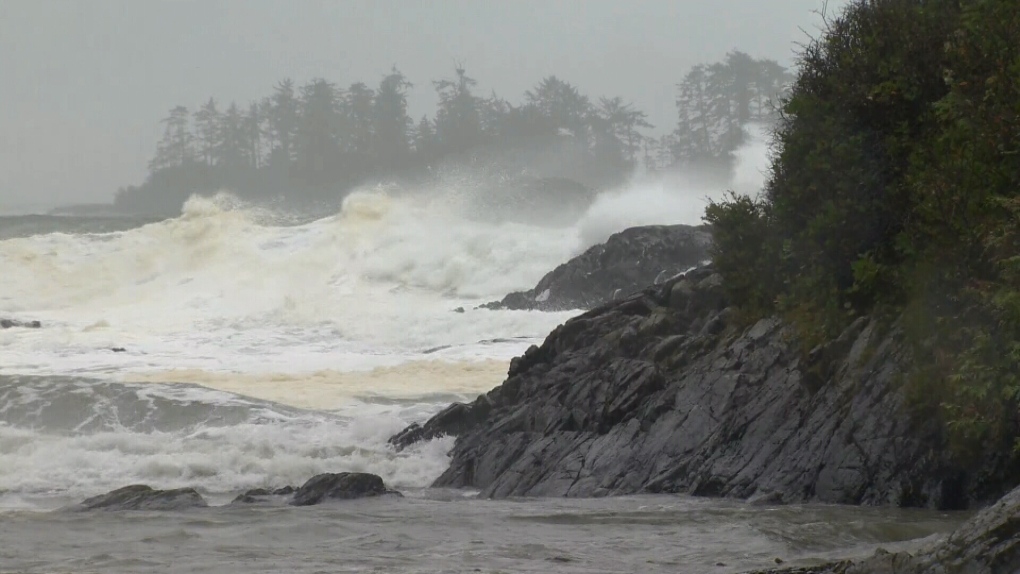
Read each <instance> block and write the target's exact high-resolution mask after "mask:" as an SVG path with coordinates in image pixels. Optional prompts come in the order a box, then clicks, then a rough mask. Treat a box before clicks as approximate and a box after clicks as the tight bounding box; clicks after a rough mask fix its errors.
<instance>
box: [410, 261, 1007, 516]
mask: <svg viewBox="0 0 1020 574" xmlns="http://www.w3.org/2000/svg"><path fill="white" fill-rule="evenodd" d="M735 317H736V313H735V312H734V310H732V309H729V308H727V303H726V297H725V293H724V291H723V289H722V285H721V281H720V280H719V276H718V275H716V273H715V272H714V271H713V270H712V268H711V267H710V266H709V267H705V268H699V269H696V270H694V271H692V272H690V273H687V274H686V275H684V276H681V277H675V278H673V279H670V280H668V281H665V282H664V283H662V284H660V285H657V286H654V287H650V288H648V289H646V290H644V291H642V292H639V293H637V294H634V295H632V296H630V297H625V298H623V299H621V300H617V301H613V302H610V303H607V304H605V305H603V306H601V307H598V308H596V309H593V310H591V311H589V312H587V313H584V314H582V315H580V316H578V317H575V318H573V319H571V320H569V321H567V322H566V323H565V324H563V325H561V326H560V327H558V328H557V329H556V330H554V331H553V332H552V333H551V334H550V335H549V336H548V337H547V338H546V340H545V342H544V343H543V344H542V345H541V346H540V347H533V348H531V349H529V350H528V351H527V352H526V353H525V354H524V355H523V356H521V357H518V358H516V359H514V360H513V361H512V362H511V364H510V369H509V372H508V378H507V379H506V381H505V382H504V383H503V384H502V385H500V386H499V387H497V388H495V389H493V390H492V391H490V392H489V393H487V394H486V395H483V396H481V397H479V398H478V399H477V400H475V401H474V402H472V403H470V404H467V405H458V406H456V407H455V408H454V409H453V410H452V411H451V409H447V410H446V411H444V412H443V413H440V414H439V415H437V416H436V417H433V419H432V420H430V421H428V422H426V423H425V424H424V425H421V426H419V427H412V428H409V429H407V430H405V431H404V432H403V433H401V434H399V435H397V437H394V439H393V440H394V442H395V444H398V445H399V446H406V445H407V444H409V443H410V442H413V441H414V440H421V439H426V438H430V437H432V436H438V435H439V434H451V435H456V436H457V440H456V443H455V446H454V448H453V450H452V452H451V461H450V466H449V468H448V469H447V470H446V471H445V472H444V473H443V474H442V475H441V476H440V477H439V478H438V479H437V480H436V481H435V483H434V486H437V487H471V488H477V489H480V490H481V494H482V496H486V497H496V498H500V497H509V496H605V495H618V494H630V493H637V492H677V493H690V494H694V495H703V496H728V497H737V498H744V499H751V500H768V501H770V502H786V503H789V502H800V501H820V502H830V503H845V504H889V505H901V506H925V507H934V508H943V509H949V508H963V507H973V506H975V505H979V504H982V503H985V502H988V501H989V500H994V497H995V496H998V495H1000V494H1001V493H1002V492H1003V491H1004V490H1005V489H1006V488H1009V487H1010V486H1011V485H1008V484H1001V483H996V482H995V481H989V480H985V481H980V480H970V479H969V478H968V477H972V476H977V475H978V473H979V472H983V471H979V470H978V469H971V468H960V467H959V466H957V465H954V463H952V462H950V461H949V460H947V459H946V457H945V455H944V454H943V453H944V452H945V450H946V449H944V448H943V446H944V443H943V442H942V438H941V437H942V435H941V431H940V428H939V427H938V426H937V424H936V423H935V422H934V421H932V420H918V419H915V418H914V417H912V416H911V414H910V413H911V410H910V408H909V407H908V406H907V405H906V400H905V398H904V396H903V393H902V392H901V386H902V385H901V381H902V379H903V369H902V365H905V364H906V362H907V349H906V345H905V344H904V343H903V342H902V337H901V336H900V334H899V331H898V329H897V328H896V327H895V325H893V326H891V327H888V328H883V327H881V326H880V325H879V323H878V322H876V321H871V320H868V319H861V320H859V321H857V322H855V323H854V324H853V325H852V326H851V327H850V328H849V329H847V330H846V332H845V333H844V334H843V335H842V336H841V337H839V338H837V339H836V340H834V341H832V342H831V343H829V344H827V345H824V346H821V347H819V348H817V349H816V350H815V351H813V352H812V353H810V356H805V354H804V353H802V352H801V351H800V347H799V345H798V344H797V343H796V342H795V341H794V333H793V332H792V331H791V330H790V329H788V328H786V327H785V326H784V324H783V323H782V322H781V321H780V320H778V319H776V318H767V319H763V320H761V321H758V322H757V323H755V324H754V325H752V326H750V327H746V328H745V327H742V326H740V325H739V324H738V323H737V322H736V321H735Z"/></svg>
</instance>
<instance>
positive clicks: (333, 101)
mask: <svg viewBox="0 0 1020 574" xmlns="http://www.w3.org/2000/svg"><path fill="white" fill-rule="evenodd" d="M340 97H341V94H340V93H339V92H338V90H337V88H336V86H335V85H333V84H332V83H330V82H328V81H326V80H324V79H321V78H317V79H314V80H312V81H310V82H309V83H308V84H306V85H304V86H302V87H301V99H300V102H299V105H300V107H299V123H298V129H297V133H296V134H295V137H294V140H295V141H294V144H295V164H296V168H297V173H298V175H299V176H300V177H301V178H302V179H303V180H304V181H305V183H307V184H310V185H322V184H325V183H327V182H328V180H329V174H328V172H329V171H330V169H331V167H332V166H334V165H335V163H336V162H337V161H338V160H339V159H340V155H341V147H340V146H341V142H340V133H341V125H342V124H343V118H342V117H341V113H340V112H341V109H340V102H341V100H340Z"/></svg>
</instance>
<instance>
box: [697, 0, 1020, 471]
mask: <svg viewBox="0 0 1020 574" xmlns="http://www.w3.org/2000/svg"><path fill="white" fill-rule="evenodd" d="M776 144H777V155H776V157H775V161H774V162H773V165H772V168H771V173H770V174H769V177H768V181H767V184H766V188H765V190H764V193H763V194H762V195H761V196H760V197H752V196H739V195H731V196H730V197H729V198H728V199H726V200H724V201H721V202H718V203H715V204H712V205H710V207H709V209H708V210H707V214H706V219H707V221H708V222H709V223H710V224H711V226H712V229H713V235H714V239H715V243H716V247H715V253H714V256H713V257H714V261H715V264H716V265H717V267H718V268H719V270H720V272H721V273H722V274H723V275H724V277H725V282H726V286H727V288H728V290H729V292H730V296H731V298H732V299H733V300H734V301H736V302H738V303H739V305H740V307H741V309H742V313H743V314H744V316H745V317H746V318H747V319H748V320H751V319H753V318H754V317H758V316H763V315H769V314H774V313H778V314H781V315H783V316H785V317H786V318H787V319H788V320H789V321H790V322H791V323H792V324H793V325H795V326H796V327H797V330H798V332H799V336H800V340H801V342H802V345H803V348H804V352H805V354H806V356H807V355H810V353H811V350H812V349H813V348H814V347H815V346H816V345H818V344H820V343H821V342H822V341H825V340H832V339H833V338H835V337H837V336H838V335H839V334H840V332H841V331H842V330H843V329H845V328H846V327H847V326H848V325H850V324H851V323H852V322H853V321H856V320H858V319H859V318H861V317H868V316H870V317H873V318H874V317H878V318H881V319H882V322H883V324H884V325H885V327H886V328H887V329H889V330H891V332H894V333H899V334H900V335H901V336H902V337H903V338H904V339H905V340H906V341H908V343H909V346H910V348H911V349H912V351H911V355H912V356H911V361H910V363H911V364H910V368H909V369H908V370H907V372H906V373H904V385H906V389H907V391H908V393H909V395H910V396H911V397H912V398H913V402H914V406H915V407H916V410H915V414H916V416H917V420H918V421H931V420H936V421H939V422H940V423H942V425H943V428H944V431H945V433H946V436H947V438H948V439H949V444H951V445H952V447H953V452H954V454H955V455H956V456H959V457H963V458H964V460H965V461H971V460H981V461H993V462H994V463H995V464H996V466H997V468H998V471H999V472H1002V473H1004V474H1005V475H1007V476H1011V477H1013V478H1014V479H1015V478H1016V477H1020V4H1018V3H1017V2H1016V1H1015V0H964V1H961V0H926V1H921V0H888V1H882V2H876V1H873V0H855V1H854V2H851V3H850V5H849V7H848V8H847V9H846V10H845V11H844V12H843V13H842V14H841V15H840V16H838V17H837V18H833V19H831V20H830V21H829V22H828V23H827V30H826V34H825V35H824V37H823V38H821V39H819V40H817V41H815V42H812V43H811V44H810V45H808V46H807V47H806V49H805V51H804V53H803V54H802V57H801V65H800V70H799V72H798V77H797V79H796V81H795V82H794V84H793V86H792V89H791V91H790V94H789V96H788V97H787V98H786V100H785V102H784V104H783V107H782V110H781V119H780V122H779V124H778V126H777V135H776ZM1014 482H1015V480H1014Z"/></svg>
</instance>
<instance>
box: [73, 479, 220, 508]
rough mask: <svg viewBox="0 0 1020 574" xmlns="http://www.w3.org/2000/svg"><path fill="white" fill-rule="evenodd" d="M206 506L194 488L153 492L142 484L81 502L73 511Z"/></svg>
mask: <svg viewBox="0 0 1020 574" xmlns="http://www.w3.org/2000/svg"><path fill="white" fill-rule="evenodd" d="M206 506H208V504H207V503H206V501H205V499H204V498H202V495H201V494H199V493H198V492H197V491H196V490H195V489H194V488H176V489H173V490H155V489H153V488H151V487H149V486H146V485H144V484H135V485H132V486H125V487H124V488H118V489H117V490H114V491H111V492H108V493H106V494H101V495H99V496H93V497H92V498H88V499H86V500H83V501H82V502H81V503H80V504H78V505H77V506H75V507H74V509H75V510H186V509H189V508H204V507H206Z"/></svg>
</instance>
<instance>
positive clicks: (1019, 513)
mask: <svg viewBox="0 0 1020 574" xmlns="http://www.w3.org/2000/svg"><path fill="white" fill-rule="evenodd" d="M801 572H810V573H812V574H958V573H966V574H1014V573H1016V572H1020V488H1016V489H1014V490H1012V491H1011V492H1009V493H1008V494H1007V495H1006V496H1004V497H1002V498H1001V499H1000V500H999V501H998V502H996V503H995V504H993V505H992V506H990V507H988V508H986V509H984V510H982V511H981V512H979V513H977V514H976V515H975V516H974V517H973V518H971V519H970V520H968V521H967V522H965V523H964V524H963V525H962V526H960V527H959V528H957V529H956V530H955V531H954V532H953V533H952V534H950V535H949V536H947V537H945V538H944V539H942V540H940V541H938V542H936V543H933V544H929V546H928V547H926V548H922V549H921V550H919V551H918V552H916V553H915V554H910V553H907V552H896V553H891V552H887V551H885V550H882V549H879V550H878V551H876V552H875V554H874V555H872V556H870V557H868V558H865V559H863V560H858V561H856V562H852V561H849V560H845V561H843V562H838V563H832V564H828V565H826V566H821V567H817V568H811V569H804V568H793V569H785V570H763V571H759V572H755V573H749V574H798V573H801Z"/></svg>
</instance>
